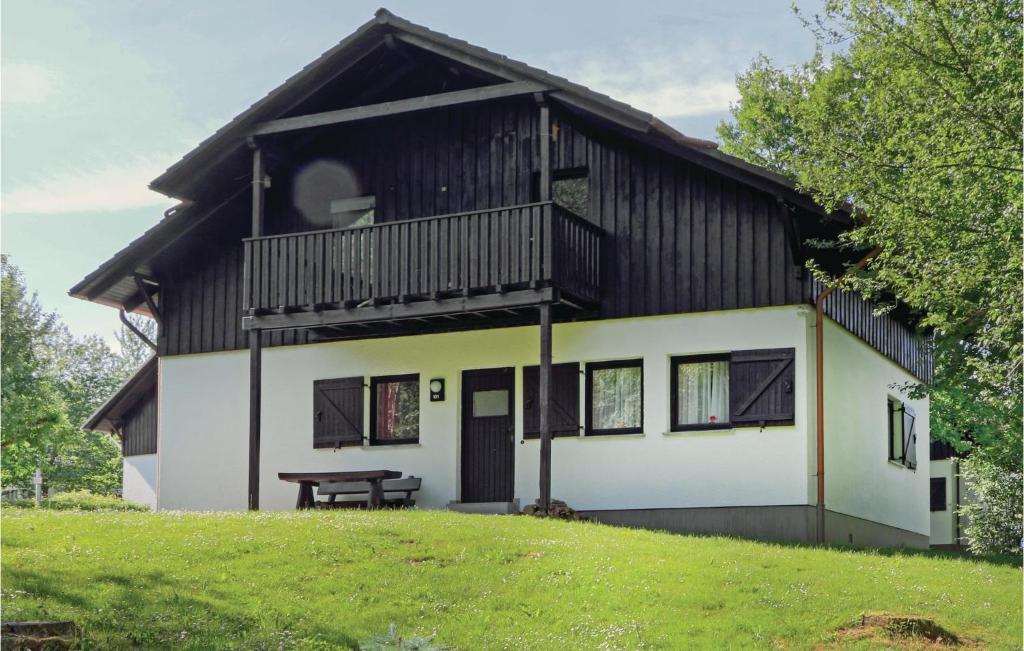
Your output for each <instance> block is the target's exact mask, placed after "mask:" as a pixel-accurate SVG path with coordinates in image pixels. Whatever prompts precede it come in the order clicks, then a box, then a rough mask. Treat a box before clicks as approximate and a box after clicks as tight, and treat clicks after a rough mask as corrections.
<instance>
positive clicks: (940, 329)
mask: <svg viewBox="0 0 1024 651" xmlns="http://www.w3.org/2000/svg"><path fill="white" fill-rule="evenodd" d="M1021 18H1022V15H1021V7H1020V3H1019V2H1017V1H1016V0H1014V1H1012V2H1011V1H1009V0H832V1H831V2H829V3H828V4H827V5H826V7H825V10H824V12H823V14H821V15H820V16H815V17H814V19H813V20H809V21H806V22H807V24H808V26H809V27H810V28H811V29H813V30H814V32H815V34H816V37H817V39H818V53H817V54H816V55H815V56H814V57H813V58H812V59H811V60H810V61H809V62H807V63H805V64H803V65H799V66H796V67H793V68H789V69H780V68H776V67H774V66H773V65H772V64H771V62H770V61H768V60H767V59H765V58H759V59H757V60H755V61H754V63H753V64H752V65H751V67H750V69H749V70H747V71H746V72H745V73H744V74H743V75H741V76H740V77H739V78H738V86H739V90H740V95H741V100H740V102H739V103H738V104H737V105H735V106H734V107H733V109H732V117H733V121H732V122H731V123H728V124H722V125H721V126H720V127H719V134H720V136H721V137H722V139H723V141H724V145H723V149H724V151H726V152H728V153H731V154H734V155H736V156H739V157H741V158H744V159H746V160H749V161H751V162H754V163H757V164H759V165H764V166H766V167H769V168H771V169H773V170H776V171H778V172H781V173H784V174H787V175H789V176H791V177H792V178H794V179H796V181H797V183H798V185H799V186H800V187H801V188H802V189H803V190H805V191H808V192H810V193H812V194H813V195H814V196H815V198H816V199H817V200H818V201H820V202H821V203H823V204H824V205H825V206H826V207H829V208H833V207H836V206H839V205H841V204H847V205H849V206H851V207H852V212H853V214H854V216H855V218H856V224H857V226H856V228H854V229H853V230H851V231H850V232H848V233H846V234H844V235H843V239H842V241H841V242H839V243H837V244H838V245H839V246H844V247H848V248H851V249H865V248H867V247H870V246H875V245H881V247H882V253H881V255H880V256H878V258H876V259H875V261H874V262H873V263H872V264H871V265H870V267H869V269H868V271H867V272H866V274H865V276H864V278H863V279H862V281H861V282H860V283H859V285H858V286H859V287H860V288H861V289H863V290H864V291H865V292H870V291H872V288H882V289H884V290H885V291H887V292H890V293H891V294H892V295H894V296H895V297H896V298H897V299H898V300H899V301H902V302H903V303H905V304H906V305H908V306H909V307H910V308H912V309H913V310H915V311H916V312H917V313H918V314H919V315H920V316H921V326H922V327H924V328H927V329H930V330H932V331H933V332H934V334H935V358H936V377H935V382H934V385H933V386H931V387H918V391H920V392H925V391H927V392H928V393H930V395H931V397H932V405H933V418H932V429H933V434H935V435H936V436H937V437H938V438H943V439H946V440H951V441H960V439H961V437H963V436H965V435H967V436H968V437H969V438H970V440H971V441H973V445H975V446H976V447H978V448H993V447H995V448H999V449H1000V451H999V452H997V453H996V454H994V455H992V457H990V458H993V459H1000V460H1001V462H1002V463H1004V464H1008V466H1007V467H1008V469H1009V470H1010V471H1014V469H1015V468H1017V469H1019V467H1020V464H1021V456H1020V452H1021V436H1020V435H1021V430H1022V420H1021V411H1022V403H1021V391H1022V383H1021V377H1022V356H1021V352H1022V350H1021V349H1022V345H1021V339H1022V322H1021V315H1022V311H1024V307H1022V300H1021V298H1022V294H1021V257H1022V256H1021V250H1022V235H1021V210H1022V202H1021V174H1022V169H1021V156H1020V146H1021V138H1022V130H1021V119H1022V99H1021V98H1022V93H1024V83H1022V70H1021V58H1022V48H1021ZM827 49H832V50H833V51H834V52H833V54H832V55H831V56H830V57H826V56H825V54H824V52H825V51H826V50H827Z"/></svg>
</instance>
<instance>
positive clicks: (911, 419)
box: [903, 404, 917, 468]
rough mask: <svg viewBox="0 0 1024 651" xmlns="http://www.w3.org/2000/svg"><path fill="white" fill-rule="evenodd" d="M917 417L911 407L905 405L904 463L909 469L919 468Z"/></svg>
mask: <svg viewBox="0 0 1024 651" xmlns="http://www.w3.org/2000/svg"><path fill="white" fill-rule="evenodd" d="M916 422H917V416H916V415H915V414H914V410H913V409H911V407H910V405H908V404H904V405H903V463H904V465H906V466H907V467H908V468H917V431H916V429H915V425H916Z"/></svg>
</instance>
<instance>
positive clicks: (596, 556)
mask: <svg viewBox="0 0 1024 651" xmlns="http://www.w3.org/2000/svg"><path fill="white" fill-rule="evenodd" d="M0 522H2V542H3V556H2V570H3V576H2V581H3V586H2V587H3V619H4V620H5V621H12V620H13V621H18V620H32V619H71V620H74V621H76V622H78V623H79V624H81V625H82V627H83V628H84V631H85V635H86V638H87V640H89V641H90V642H91V643H92V644H91V648H125V647H137V648H139V647H141V648H161V647H175V648H218V649H220V648H244V649H253V648H268V649H269V648H273V649H278V648H297V649H319V648H336V647H342V648H345V647H353V646H356V645H357V644H358V643H359V642H360V641H362V640H365V639H367V638H370V637H373V636H375V635H379V634H382V633H384V632H386V631H387V629H388V625H389V624H390V623H394V624H396V625H397V627H398V631H399V632H400V633H404V634H420V635H422V634H436V641H437V642H443V643H446V644H449V645H451V646H452V647H454V648H458V649H482V648H496V649H501V648H508V649H559V650H563V649H597V648H625V649H632V648H642V647H643V648H684V647H689V648H693V647H715V648H725V647H733V648H735V647H771V646H785V647H790V648H793V647H795V648H806V647H818V646H822V645H823V646H831V645H843V644H854V645H858V646H861V647H875V646H877V645H879V644H880V643H881V642H882V640H888V639H889V638H884V637H875V638H871V639H868V640H863V639H862V640H859V641H851V640H852V638H851V637H850V636H848V635H846V634H837V630H839V629H840V628H842V627H843V626H844V625H849V624H851V623H852V622H854V621H857V620H859V617H860V615H861V614H863V613H879V612H880V613H897V614H906V615H918V616H924V617H928V618H932V619H934V620H935V621H936V622H937V623H938V624H939V625H941V626H943V627H945V628H946V629H947V630H949V631H951V632H953V633H955V634H956V635H959V636H960V637H961V638H963V639H965V640H968V641H974V642H980V643H982V644H983V645H987V646H990V647H992V648H1020V647H1021V617H1022V613H1021V598H1022V595H1021V571H1020V569H1019V568H1018V567H1015V566H1014V564H1013V563H1011V562H1008V561H1006V560H1005V559H1004V560H1002V561H1000V560H999V559H988V560H981V559H968V558H953V557H943V556H936V555H929V554H924V553H892V554H885V553H879V552H873V551H862V550H852V549H850V550H847V549H815V548H810V547H799V546H785V545H772V544H764V543H755V542H747V541H740V540H733V539H726V538H703V537H687V536H677V535H671V534H662V533H653V532H647V531H636V530H628V529H618V528H613V527H606V526H602V525H595V524H587V523H567V522H556V521H544V520H538V519H533V518H527V517H509V516H471V515H460V514H451V513H437V512H434V513H431V512H415V511H411V512H378V513H365V512H364V513H359V512H348V513H346V512H335V513H313V512H311V513H273V514H271V513H266V514H255V515H253V514H224V513H206V514H176V513H161V514H150V513H79V512H45V511H43V512H39V511H32V510H20V509H5V510H4V512H3V517H2V520H0ZM898 643H901V641H899V640H894V641H892V644H893V645H894V646H895V645H897V644H898Z"/></svg>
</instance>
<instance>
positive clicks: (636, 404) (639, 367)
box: [586, 359, 644, 435]
mask: <svg viewBox="0 0 1024 651" xmlns="http://www.w3.org/2000/svg"><path fill="white" fill-rule="evenodd" d="M643 404H644V363H643V360H639V359H638V360H630V361H619V362H597V363H591V364H587V412H588V414H587V431H586V434H587V435H596V434H639V433H641V432H643V431H644V415H643V414H644V411H643Z"/></svg>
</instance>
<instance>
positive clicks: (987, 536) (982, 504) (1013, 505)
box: [959, 454, 1024, 554]
mask: <svg viewBox="0 0 1024 651" xmlns="http://www.w3.org/2000/svg"><path fill="white" fill-rule="evenodd" d="M960 472H961V474H962V476H963V478H964V482H965V483H966V484H967V485H968V486H969V487H970V492H971V494H972V498H971V499H968V500H967V501H966V502H965V503H964V504H963V505H962V506H961V507H960V510H959V515H962V516H965V517H966V524H965V525H964V534H965V538H966V539H967V545H968V547H969V548H970V550H971V551H973V552H975V553H978V554H1020V553H1021V539H1022V538H1024V522H1022V517H1024V514H1022V510H1021V504H1024V484H1022V483H1021V480H1022V475H1021V473H1020V472H1015V471H1012V470H1007V469H1006V466H1005V465H1003V464H999V463H993V462H992V460H991V459H989V458H988V457H987V456H985V455H984V454H975V455H971V456H970V457H968V458H967V459H965V460H963V461H962V462H960Z"/></svg>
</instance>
